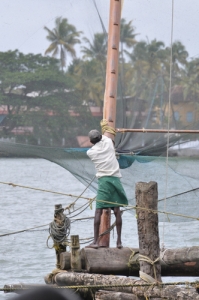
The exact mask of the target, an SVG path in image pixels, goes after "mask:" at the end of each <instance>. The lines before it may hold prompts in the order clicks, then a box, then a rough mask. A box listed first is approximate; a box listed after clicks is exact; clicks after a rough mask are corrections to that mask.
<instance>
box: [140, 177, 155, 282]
mask: <svg viewBox="0 0 199 300" xmlns="http://www.w3.org/2000/svg"><path fill="white" fill-rule="evenodd" d="M135 195H136V206H137V209H136V213H137V225H138V237H139V261H140V278H141V279H143V280H145V281H147V282H157V281H158V282H161V265H160V246H159V231H158V214H157V213H154V211H157V203H158V191H157V182H154V181H150V182H149V183H146V182H138V183H137V184H136V190H135ZM142 208H143V209H142Z"/></svg>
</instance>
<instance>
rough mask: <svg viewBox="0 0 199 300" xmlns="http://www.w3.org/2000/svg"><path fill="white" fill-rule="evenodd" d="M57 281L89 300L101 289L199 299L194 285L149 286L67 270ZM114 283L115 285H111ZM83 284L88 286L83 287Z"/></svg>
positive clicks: (171, 299) (170, 298) (178, 299)
mask: <svg viewBox="0 0 199 300" xmlns="http://www.w3.org/2000/svg"><path fill="white" fill-rule="evenodd" d="M55 282H56V284H57V285H58V286H70V288H71V287H72V288H73V287H74V289H75V288H77V289H78V292H79V293H80V295H81V296H82V297H83V298H84V299H87V300H90V299H93V298H94V294H95V293H96V292H97V291H98V290H101V289H105V290H109V291H112V292H114V293H115V292H119V293H127V294H131V295H132V294H133V295H136V296H138V299H147V298H146V297H148V298H149V297H150V299H151V298H152V299H153V298H163V299H168V300H184V299H186V300H193V299H194V300H199V295H198V293H197V292H196V290H195V288H192V287H189V288H184V287H179V286H176V285H166V286H165V285H164V284H163V285H150V284H148V286H146V283H145V282H144V281H143V280H134V279H131V278H127V277H117V276H111V275H110V276H108V275H96V274H86V273H70V272H65V273H59V274H57V275H56V276H55ZM113 285H114V286H115V287H109V286H113ZM125 285H136V286H125ZM142 285H145V286H142ZM78 286H80V287H78ZM81 286H82V287H81ZM83 286H84V287H85V286H86V287H85V288H83ZM92 286H93V288H92ZM144 297H145V298H144ZM112 299H114V298H112ZM132 299H133V298H132Z"/></svg>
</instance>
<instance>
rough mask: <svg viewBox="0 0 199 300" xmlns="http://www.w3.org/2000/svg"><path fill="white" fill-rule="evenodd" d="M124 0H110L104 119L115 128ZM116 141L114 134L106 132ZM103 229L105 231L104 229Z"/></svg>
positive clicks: (105, 221) (106, 218)
mask: <svg viewBox="0 0 199 300" xmlns="http://www.w3.org/2000/svg"><path fill="white" fill-rule="evenodd" d="M121 2H122V0H110V11H109V29H108V50H107V64H106V84H105V93H104V110H103V119H106V120H107V121H108V126H110V127H112V128H113V129H115V122H116V102H117V83H118V60H119V43H120V20H121V6H122V5H121ZM104 135H106V136H108V137H109V138H111V139H112V140H113V141H114V138H115V136H114V134H112V133H109V132H105V133H104ZM110 220H111V213H110V212H109V213H108V214H107V213H103V214H102V217H101V224H102V225H101V228H100V234H101V233H102V232H103V231H105V230H107V229H108V228H109V227H110ZM102 230H103V231H102ZM109 241H110V236H103V237H102V238H101V239H100V243H99V245H100V246H102V247H109Z"/></svg>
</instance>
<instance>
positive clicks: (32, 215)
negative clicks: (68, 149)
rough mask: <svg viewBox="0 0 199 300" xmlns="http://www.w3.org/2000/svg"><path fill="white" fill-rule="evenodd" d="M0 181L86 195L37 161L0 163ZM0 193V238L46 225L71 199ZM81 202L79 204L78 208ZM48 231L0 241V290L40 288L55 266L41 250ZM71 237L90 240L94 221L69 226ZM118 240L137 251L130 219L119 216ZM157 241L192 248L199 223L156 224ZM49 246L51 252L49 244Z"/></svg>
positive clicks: (15, 190) (62, 173)
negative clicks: (9, 286) (15, 285)
mask: <svg viewBox="0 0 199 300" xmlns="http://www.w3.org/2000/svg"><path fill="white" fill-rule="evenodd" d="M0 181H1V182H11V183H15V184H19V185H22V186H29V187H34V188H41V189H43V190H51V191H55V192H62V193H68V194H72V195H77V196H78V195H79V194H81V193H82V191H83V190H84V189H85V187H84V186H83V185H82V184H81V183H79V182H78V181H77V180H76V179H75V178H74V177H73V176H72V175H71V174H70V173H68V172H67V171H66V170H65V169H63V168H61V167H60V166H58V165H56V164H54V163H51V162H48V161H46V160H42V159H15V158H6V159H4V158H1V159H0ZM137 181H139V178H137ZM0 187H1V218H0V234H4V233H10V232H14V231H18V230H23V229H26V228H31V227H35V226H39V225H43V224H49V223H50V222H51V221H52V220H53V213H54V205H55V204H59V203H61V204H62V205H63V207H66V206H68V205H69V204H70V203H71V202H73V201H74V199H75V198H71V197H69V196H65V195H56V194H53V193H46V192H44V191H36V190H30V189H25V188H22V187H13V186H11V185H4V184H0ZM84 196H85V197H89V198H92V197H94V194H93V193H92V192H90V191H86V192H85V194H84ZM86 202H87V200H83V199H81V200H78V202H77V207H80V206H81V205H83V204H85V203H86ZM94 208H95V205H93V209H92V210H91V209H90V208H87V209H86V210H85V211H84V212H82V214H81V215H80V216H77V217H87V216H93V215H94ZM77 217H76V218H77ZM47 229H48V226H45V227H42V230H37V231H34V232H33V231H28V232H23V233H20V234H15V235H9V236H5V237H0V288H2V287H3V286H4V285H5V284H13V283H38V284H42V283H44V279H43V278H44V276H45V275H46V274H48V273H50V272H51V271H52V270H53V269H54V268H55V263H56V259H55V252H54V249H48V247H47V245H46V240H47V238H48V230H47ZM163 233H164V235H163ZM71 234H79V236H80V238H86V237H92V236H93V220H92V219H91V220H89V221H79V222H75V223H73V224H72V228H71ZM115 238H116V233H115V234H114V233H113V234H111V246H115V243H116V239H115ZM122 240H123V245H124V246H127V247H138V236H137V225H136V219H135V216H134V215H133V214H130V213H124V215H123V234H122ZM160 240H161V241H160V242H161V243H162V242H164V244H165V246H166V247H167V248H176V247H183V246H186V247H188V246H197V245H198V244H199V238H198V222H197V221H195V222H191V226H190V223H176V224H174V223H172V224H171V223H165V224H163V223H161V224H160ZM49 245H50V246H52V241H50V242H49ZM194 279H197V280H198V279H199V278H190V277H189V278H176V277H175V278H172V277H170V278H163V280H164V281H165V282H168V281H175V282H176V281H181V280H188V281H192V280H194ZM11 295H13V294H11ZM11 295H10V294H4V293H2V292H0V300H1V299H6V298H10V297H11Z"/></svg>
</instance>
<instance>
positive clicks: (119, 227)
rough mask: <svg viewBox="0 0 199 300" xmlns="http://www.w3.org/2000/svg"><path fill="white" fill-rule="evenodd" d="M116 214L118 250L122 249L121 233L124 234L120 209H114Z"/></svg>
mask: <svg viewBox="0 0 199 300" xmlns="http://www.w3.org/2000/svg"><path fill="white" fill-rule="evenodd" d="M114 214H115V218H116V229H117V248H119V249H121V248H122V240H121V233H122V216H121V211H120V208H119V207H114Z"/></svg>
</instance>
